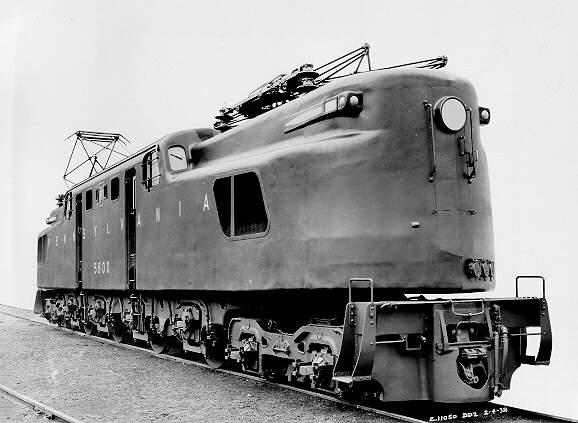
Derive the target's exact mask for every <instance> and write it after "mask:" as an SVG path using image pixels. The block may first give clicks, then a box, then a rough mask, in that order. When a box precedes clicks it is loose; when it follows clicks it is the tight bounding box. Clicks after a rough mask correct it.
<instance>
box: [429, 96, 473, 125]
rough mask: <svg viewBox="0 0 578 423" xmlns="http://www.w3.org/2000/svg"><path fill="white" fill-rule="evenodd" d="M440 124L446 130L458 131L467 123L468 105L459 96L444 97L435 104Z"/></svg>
mask: <svg viewBox="0 0 578 423" xmlns="http://www.w3.org/2000/svg"><path fill="white" fill-rule="evenodd" d="M435 117H436V122H437V124H438V126H440V127H441V129H443V130H444V131H446V132H457V131H459V130H460V129H462V128H463V127H464V125H465V124H466V106H464V103H462V102H461V100H460V99H459V98H457V97H442V98H441V99H439V100H438V102H437V103H436V105H435Z"/></svg>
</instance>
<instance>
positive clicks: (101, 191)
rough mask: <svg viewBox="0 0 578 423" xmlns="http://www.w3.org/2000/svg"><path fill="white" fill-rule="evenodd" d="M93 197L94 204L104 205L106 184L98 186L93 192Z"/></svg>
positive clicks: (106, 195)
mask: <svg viewBox="0 0 578 423" xmlns="http://www.w3.org/2000/svg"><path fill="white" fill-rule="evenodd" d="M94 195H95V201H96V204H98V205H99V206H102V205H103V204H104V200H106V198H107V197H108V194H107V190H106V184H105V183H100V184H98V187H97V188H96V189H95V190H94Z"/></svg>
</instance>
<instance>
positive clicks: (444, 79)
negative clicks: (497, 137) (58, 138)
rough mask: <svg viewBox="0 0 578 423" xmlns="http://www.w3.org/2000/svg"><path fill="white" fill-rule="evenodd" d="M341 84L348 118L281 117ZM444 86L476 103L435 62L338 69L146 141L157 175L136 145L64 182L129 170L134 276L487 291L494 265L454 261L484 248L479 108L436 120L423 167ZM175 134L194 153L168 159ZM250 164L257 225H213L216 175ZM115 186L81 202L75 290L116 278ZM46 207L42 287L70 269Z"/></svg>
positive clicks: (221, 286)
mask: <svg viewBox="0 0 578 423" xmlns="http://www.w3.org/2000/svg"><path fill="white" fill-rule="evenodd" d="M345 90H356V91H361V92H363V96H364V100H363V101H364V106H363V111H362V112H361V114H360V115H359V117H357V118H350V117H337V118H335V119H330V120H325V121H320V122H317V123H314V124H312V125H309V126H306V127H305V128H302V129H299V130H296V131H294V132H291V133H290V134H285V133H284V124H285V122H287V120H288V117H289V116H293V115H294V114H295V113H298V112H299V111H300V110H303V109H306V108H307V107H308V106H309V105H311V104H315V103H317V102H319V101H320V100H322V99H323V98H326V97H330V96H332V95H335V94H338V93H339V92H342V91H345ZM443 95H457V96H460V98H461V99H462V100H463V101H464V103H465V104H466V105H467V106H468V107H470V108H471V109H472V110H477V108H478V104H477V99H476V96H475V93H474V90H473V88H472V87H471V85H470V84H469V83H467V82H465V81H463V80H460V79H458V78H455V77H452V76H450V75H448V74H446V73H444V72H441V71H417V70H412V71H407V70H405V71H389V72H375V73H369V74H363V75H358V76H353V77H349V78H344V79H342V80H339V81H336V82H334V83H332V84H329V85H327V86H326V87H323V88H320V89H318V90H316V91H314V92H313V93H310V94H309V95H306V96H304V97H302V98H299V99H297V100H295V101H294V102H291V103H289V104H287V105H284V106H282V107H279V108H278V109H276V110H273V111H272V112H270V113H267V114H265V115H262V116H259V117H257V118H255V119H254V120H252V121H250V122H249V123H247V124H246V125H243V126H241V127H239V128H235V129H233V130H231V131H229V132H227V133H225V134H221V135H217V136H215V137H213V138H210V139H208V140H207V141H204V142H202V143H199V141H200V139H199V138H198V137H197V136H196V132H195V131H194V130H192V131H188V132H187V131H183V132H180V133H177V134H174V135H170V136H167V137H165V138H163V139H161V140H160V141H159V142H158V143H155V144H154V145H153V146H151V147H152V148H156V146H158V148H159V149H160V154H159V156H160V157H159V163H160V167H161V177H160V183H159V184H158V185H156V186H154V187H152V188H151V189H150V190H147V189H145V187H144V186H143V185H142V182H143V181H142V172H141V160H142V157H143V153H141V154H140V155H137V156H135V157H133V158H131V159H129V160H127V161H125V162H124V163H123V164H121V165H119V166H116V167H114V168H112V169H110V170H107V171H105V172H103V173H102V174H100V175H98V176H97V177H95V178H93V179H90V180H89V181H87V182H85V183H83V184H81V185H79V186H76V187H75V188H73V189H72V192H73V195H76V193H78V192H82V193H85V191H86V189H89V188H90V189H95V188H96V187H98V185H99V184H101V183H106V184H108V185H109V186H110V179H112V177H115V176H116V177H119V178H120V180H121V182H122V180H123V171H124V170H125V169H127V168H129V167H134V168H135V169H136V177H137V184H136V185H137V189H136V204H137V220H138V221H137V257H139V258H142V259H141V260H142V261H140V262H139V267H138V274H139V280H138V289H145V290H182V289H185V290H227V291H237V290H245V291H252V290H270V289H316V288H325V289H326V288H344V286H345V281H346V280H347V279H348V278H349V277H352V276H356V275H360V276H364V277H372V278H373V279H374V280H375V284H376V288H377V289H379V288H394V289H401V290H406V291H407V290H410V291H420V292H426V291H431V292H434V291H453V292H457V291H486V290H490V289H492V288H493V287H494V285H495V280H494V278H491V279H490V278H489V277H487V278H480V279H477V280H475V279H472V278H469V277H468V276H467V275H466V273H465V272H464V267H465V260H467V259H468V258H482V259H487V260H492V261H493V257H494V254H493V237H492V224H491V209H490V203H489V188H488V175H487V166H486V163H485V157H484V154H483V150H482V147H481V142H480V139H479V130H478V128H479V124H478V121H477V119H478V116H477V114H475V113H473V114H471V119H472V120H471V122H468V124H466V127H465V128H464V129H463V130H461V131H459V132H458V133H455V134H447V133H444V132H443V131H441V130H440V129H439V128H438V127H437V126H436V125H435V124H434V125H433V134H434V136H435V138H436V143H435V150H436V151H435V155H436V158H437V174H436V176H435V178H434V182H433V183H431V182H430V181H429V180H428V177H429V172H430V166H431V164H430V162H431V155H432V154H433V153H434V152H432V151H430V149H431V144H430V141H429V137H430V135H429V133H428V132H429V129H428V124H427V120H426V116H425V114H424V106H423V102H424V101H428V102H430V103H435V101H436V99H437V98H439V97H441V96H443ZM470 126H471V128H470ZM460 137H464V138H465V145H466V146H465V148H466V149H467V150H468V151H470V150H472V149H475V150H477V156H478V157H479V160H478V161H477V162H476V178H475V179H473V180H472V183H468V182H469V181H468V179H467V178H465V177H464V173H465V172H466V171H467V170H468V166H467V163H466V158H464V157H463V156H461V155H460V148H461V147H460V144H459V142H458V139H459V138H460ZM175 144H179V145H184V146H185V147H186V148H187V150H189V152H190V149H191V148H193V150H194V153H193V154H195V155H196V163H193V164H190V165H189V168H188V169H187V170H186V171H181V172H172V171H170V170H169V169H168V168H167V160H168V157H167V148H168V147H169V146H171V145H175ZM249 170H251V171H255V172H256V173H257V174H258V175H259V178H260V181H261V184H262V186H263V195H264V199H265V204H266V206H267V210H268V214H269V221H270V228H269V231H268V232H267V233H266V234H265V236H262V237H257V238H252V239H245V240H234V241H231V240H230V239H227V238H226V237H225V236H224V235H223V233H222V231H221V228H220V226H219V224H218V218H217V210H216V205H215V199H214V195H213V189H212V188H213V183H214V180H215V178H216V177H220V176H223V175H227V174H232V173H236V172H240V171H249ZM470 170H471V169H470ZM122 197H123V195H122V190H121V198H120V199H119V200H118V201H110V199H107V200H105V201H104V202H103V203H102V205H101V204H96V203H95V204H94V205H93V208H92V210H90V211H87V210H83V227H82V233H81V234H80V235H82V237H83V242H84V257H83V280H84V288H85V289H115V290H122V289H125V285H126V281H125V280H124V272H123V270H124V267H123V263H124V262H125V260H124V257H123V256H124V254H125V251H124V250H125V248H124V245H123V231H124V222H123V205H124V201H125V199H124V198H122ZM474 212H475V213H474ZM55 214H56V215H58V219H59V221H58V222H57V223H56V224H54V225H53V226H52V227H51V228H49V230H48V231H47V232H49V239H50V245H49V256H48V260H47V264H46V265H40V266H39V287H41V288H57V287H63V288H64V287H72V282H73V281H72V279H73V278H71V277H70V266H71V260H70V259H69V257H70V256H71V255H70V251H69V249H70V248H71V247H70V245H71V244H70V239H71V237H73V236H74V235H73V234H74V230H73V223H72V221H71V220H63V215H62V212H61V211H60V210H57V211H56V212H55ZM412 222H419V227H417V228H416V227H412ZM64 236H66V239H67V243H66V244H64ZM57 237H58V245H56V239H57ZM95 266H96V267H95ZM100 267H104V270H105V271H104V273H103V272H102V269H100V270H99V268H100Z"/></svg>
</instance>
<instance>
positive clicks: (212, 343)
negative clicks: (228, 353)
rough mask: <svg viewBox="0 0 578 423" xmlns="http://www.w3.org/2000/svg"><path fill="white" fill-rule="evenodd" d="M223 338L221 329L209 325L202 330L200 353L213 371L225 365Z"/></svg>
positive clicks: (217, 326)
mask: <svg viewBox="0 0 578 423" xmlns="http://www.w3.org/2000/svg"><path fill="white" fill-rule="evenodd" d="M225 344H226V342H225V337H224V331H223V327H222V326H220V325H210V326H209V327H208V328H203V334H202V344H201V351H202V352H203V357H204V358H205V361H206V362H207V364H208V365H209V366H210V367H212V368H213V369H219V368H221V367H223V366H224V365H225Z"/></svg>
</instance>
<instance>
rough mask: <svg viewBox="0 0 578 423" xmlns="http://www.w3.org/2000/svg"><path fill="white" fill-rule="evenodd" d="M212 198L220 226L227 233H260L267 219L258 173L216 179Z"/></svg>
mask: <svg viewBox="0 0 578 423" xmlns="http://www.w3.org/2000/svg"><path fill="white" fill-rule="evenodd" d="M213 193H214V194H215V202H216V205H217V212H218V215H219V223H220V224H221V229H222V230H223V233H224V234H225V235H226V236H227V237H238V236H245V235H255V234H262V233H264V232H265V231H266V230H267V227H268V225H269V219H268V217H267V211H266V209H265V202H264V200H263V192H262V190H261V184H260V183H259V177H258V176H257V174H256V173H255V172H248V173H242V174H239V175H234V176H227V177H224V178H219V179H217V180H215V184H214V185H213Z"/></svg>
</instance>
